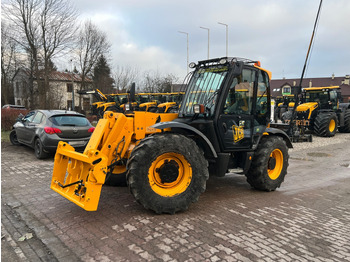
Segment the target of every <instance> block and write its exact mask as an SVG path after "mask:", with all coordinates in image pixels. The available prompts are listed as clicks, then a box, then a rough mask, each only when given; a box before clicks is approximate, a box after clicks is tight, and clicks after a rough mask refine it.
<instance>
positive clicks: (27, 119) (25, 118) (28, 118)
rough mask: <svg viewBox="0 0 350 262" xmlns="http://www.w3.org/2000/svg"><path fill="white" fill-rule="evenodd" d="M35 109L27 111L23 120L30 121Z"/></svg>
mask: <svg viewBox="0 0 350 262" xmlns="http://www.w3.org/2000/svg"><path fill="white" fill-rule="evenodd" d="M34 114H35V111H32V112H29V113H28V114H26V116H25V117H24V118H23V119H24V120H25V121H28V122H32V121H33V118H34Z"/></svg>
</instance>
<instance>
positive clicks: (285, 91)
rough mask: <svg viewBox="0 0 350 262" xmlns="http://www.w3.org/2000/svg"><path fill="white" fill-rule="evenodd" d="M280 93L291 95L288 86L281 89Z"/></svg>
mask: <svg viewBox="0 0 350 262" xmlns="http://www.w3.org/2000/svg"><path fill="white" fill-rule="evenodd" d="M282 92H283V93H284V94H290V93H291V89H290V86H288V87H283V90H282Z"/></svg>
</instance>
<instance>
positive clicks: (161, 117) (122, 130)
mask: <svg viewBox="0 0 350 262" xmlns="http://www.w3.org/2000/svg"><path fill="white" fill-rule="evenodd" d="M175 118H177V114H176V113H164V114H159V113H150V112H134V113H133V114H130V115H125V114H122V113H114V112H111V111H107V112H105V114H104V117H103V119H101V120H99V122H98V124H97V126H96V129H95V131H94V133H93V134H92V136H91V138H90V141H89V143H88V145H87V146H86V148H85V151H84V152H83V153H78V152H75V149H74V148H73V147H72V146H70V145H69V144H67V143H65V142H62V141H61V142H59V145H58V147H57V151H56V155H55V162H54V169H53V174H52V180H51V189H52V190H54V191H56V192H57V193H59V194H60V195H62V196H64V197H65V198H67V199H68V200H70V201H71V202H73V203H75V204H77V205H78V206H80V207H81V208H83V209H85V210H87V211H95V210H97V207H98V202H99V198H100V194H101V189H102V185H103V184H104V182H105V179H106V175H107V173H108V171H109V170H108V169H109V166H110V165H111V164H112V162H113V161H118V160H121V159H128V158H129V156H130V153H131V151H132V150H133V148H134V147H135V145H137V143H138V141H139V140H141V139H143V138H145V137H146V136H147V135H149V134H152V133H156V132H160V130H157V129H155V128H152V127H151V126H152V125H153V124H155V123H157V122H165V121H171V120H174V119H175ZM165 131H169V130H165ZM125 170H126V166H123V165H117V166H114V168H113V170H112V173H122V172H125Z"/></svg>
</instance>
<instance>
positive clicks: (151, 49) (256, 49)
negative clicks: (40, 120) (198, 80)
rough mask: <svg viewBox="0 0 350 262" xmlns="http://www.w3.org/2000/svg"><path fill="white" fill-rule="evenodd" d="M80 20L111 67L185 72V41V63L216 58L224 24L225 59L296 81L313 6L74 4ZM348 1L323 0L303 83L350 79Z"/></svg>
mask: <svg viewBox="0 0 350 262" xmlns="http://www.w3.org/2000/svg"><path fill="white" fill-rule="evenodd" d="M75 4H76V6H77V8H78V9H79V10H80V11H81V18H82V19H83V18H91V19H92V20H93V22H95V23H96V24H98V25H99V26H100V28H101V29H103V30H104V31H106V32H107V34H108V36H109V39H110V41H111V43H112V54H111V55H112V57H111V61H112V62H113V64H114V65H130V66H134V67H137V68H139V69H141V70H158V71H160V72H164V73H175V74H177V75H178V76H179V77H180V78H182V77H184V75H185V73H186V67H185V63H186V36H185V35H183V34H180V33H178V31H179V30H181V31H185V32H188V33H189V48H190V60H191V61H196V60H203V59H206V57H207V31H205V30H203V29H200V28H199V27H200V26H204V27H208V28H210V54H211V55H210V56H211V57H217V56H224V55H225V51H226V46H225V44H226V40H225V27H224V26H222V25H219V24H218V22H223V23H226V24H228V25H229V55H230V56H239V57H247V58H251V59H259V60H261V63H262V66H263V67H265V68H267V69H268V70H270V71H272V72H273V78H281V77H283V76H285V77H299V76H300V74H301V70H302V66H303V63H304V59H305V55H306V51H307V48H308V44H309V40H310V37H311V32H312V27H313V23H314V20H315V17H316V12H317V8H318V4H319V1H318V0H309V1H304V0H303V1H301V0H286V1H278V0H268V1H259V0H247V1H238V0H231V1H229V0H220V1H198V0H196V1H191V0H190V1H188V0H187V1H184V0H178V1H161V0H151V1H136V0H116V1H115V0H113V1H112V0H111V1H108V0H100V1H92V0H91V1H90V0H76V1H75ZM349 12H350V1H348V0H334V1H324V5H323V9H322V13H321V20H320V24H319V28H318V32H317V35H316V39H315V45H314V48H313V51H312V55H311V60H310V64H309V67H308V71H307V76H308V77H322V76H330V75H331V74H332V73H335V74H336V75H337V76H338V75H345V74H349V73H350V67H349V65H348V64H349V60H350V51H349V46H350V34H349V31H350V23H349Z"/></svg>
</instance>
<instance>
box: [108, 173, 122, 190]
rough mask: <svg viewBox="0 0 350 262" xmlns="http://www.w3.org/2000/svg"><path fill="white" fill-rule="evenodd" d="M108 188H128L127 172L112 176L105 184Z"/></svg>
mask: <svg viewBox="0 0 350 262" xmlns="http://www.w3.org/2000/svg"><path fill="white" fill-rule="evenodd" d="M104 184H105V185H107V186H118V187H126V186H127V182H126V172H123V173H120V174H110V175H109V176H108V177H107V178H106V181H105V183H104Z"/></svg>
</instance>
